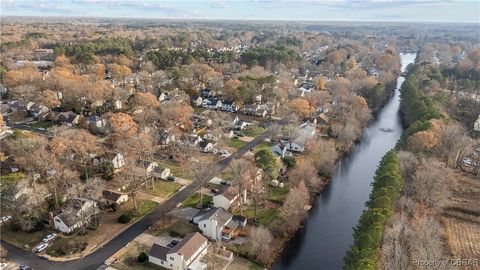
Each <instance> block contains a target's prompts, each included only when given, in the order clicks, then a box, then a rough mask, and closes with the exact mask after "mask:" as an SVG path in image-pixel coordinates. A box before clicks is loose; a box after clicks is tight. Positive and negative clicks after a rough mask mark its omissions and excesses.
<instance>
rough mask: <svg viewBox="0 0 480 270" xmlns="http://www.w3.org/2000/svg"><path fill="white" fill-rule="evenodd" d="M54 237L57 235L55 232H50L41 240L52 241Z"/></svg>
mask: <svg viewBox="0 0 480 270" xmlns="http://www.w3.org/2000/svg"><path fill="white" fill-rule="evenodd" d="M56 237H57V234H56V233H51V234H49V235H47V236H45V238H43V240H42V241H43V242H45V243H48V242H50V241H52V240H53V239H55V238H56Z"/></svg>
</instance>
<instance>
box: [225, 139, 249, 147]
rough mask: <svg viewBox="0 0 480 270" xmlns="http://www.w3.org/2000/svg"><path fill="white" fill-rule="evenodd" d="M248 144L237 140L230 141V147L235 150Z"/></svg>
mask: <svg viewBox="0 0 480 270" xmlns="http://www.w3.org/2000/svg"><path fill="white" fill-rule="evenodd" d="M246 144H247V143H246V142H244V141H242V140H239V139H237V138H233V139H231V140H229V141H228V146H229V147H232V148H235V149H239V148H242V147H243V146H245V145H246Z"/></svg>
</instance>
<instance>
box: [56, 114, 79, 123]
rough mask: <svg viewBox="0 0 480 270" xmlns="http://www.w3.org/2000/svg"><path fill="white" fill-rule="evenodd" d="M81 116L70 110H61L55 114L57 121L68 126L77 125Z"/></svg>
mask: <svg viewBox="0 0 480 270" xmlns="http://www.w3.org/2000/svg"><path fill="white" fill-rule="evenodd" d="M80 119H81V116H80V115H79V114H76V113H74V112H72V111H68V112H62V113H59V114H58V115H57V121H58V122H60V123H62V124H65V125H67V126H69V127H71V126H75V125H78V123H79V122H80Z"/></svg>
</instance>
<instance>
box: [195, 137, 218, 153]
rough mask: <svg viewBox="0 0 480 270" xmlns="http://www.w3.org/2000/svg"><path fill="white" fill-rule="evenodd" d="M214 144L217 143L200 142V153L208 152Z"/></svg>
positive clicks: (210, 141) (211, 141)
mask: <svg viewBox="0 0 480 270" xmlns="http://www.w3.org/2000/svg"><path fill="white" fill-rule="evenodd" d="M216 144H217V143H216V142H215V141H213V140H202V141H201V142H200V144H199V146H200V150H202V152H204V153H207V152H210V151H211V150H212V149H213V146H215V145H216Z"/></svg>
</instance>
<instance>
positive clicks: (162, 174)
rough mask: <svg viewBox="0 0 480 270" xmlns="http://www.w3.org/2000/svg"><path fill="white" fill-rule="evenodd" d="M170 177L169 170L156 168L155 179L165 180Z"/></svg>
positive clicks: (154, 171)
mask: <svg viewBox="0 0 480 270" xmlns="http://www.w3.org/2000/svg"><path fill="white" fill-rule="evenodd" d="M168 176H170V169H169V168H163V167H155V169H153V177H155V178H160V179H163V180H165V179H167V177H168Z"/></svg>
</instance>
